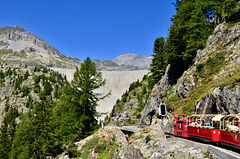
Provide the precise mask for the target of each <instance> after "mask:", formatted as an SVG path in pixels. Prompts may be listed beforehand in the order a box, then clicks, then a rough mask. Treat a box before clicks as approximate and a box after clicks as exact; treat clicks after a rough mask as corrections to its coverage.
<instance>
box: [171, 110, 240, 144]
mask: <svg viewBox="0 0 240 159" xmlns="http://www.w3.org/2000/svg"><path fill="white" fill-rule="evenodd" d="M239 130H240V115H236V114H230V115H220V114H205V115H200V114H194V115H190V116H189V117H187V116H186V115H184V114H177V115H175V116H174V135H175V136H181V137H186V138H188V137H192V138H198V139H202V140H208V141H211V142H218V143H221V144H223V145H228V146H231V147H235V148H238V149H240V132H239Z"/></svg>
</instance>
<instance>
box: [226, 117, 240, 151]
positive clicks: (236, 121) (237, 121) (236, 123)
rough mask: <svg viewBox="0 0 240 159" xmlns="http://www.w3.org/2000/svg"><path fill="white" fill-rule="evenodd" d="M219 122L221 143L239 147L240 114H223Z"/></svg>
mask: <svg viewBox="0 0 240 159" xmlns="http://www.w3.org/2000/svg"><path fill="white" fill-rule="evenodd" d="M221 123H222V127H221V128H222V129H221V143H222V144H223V145H228V146H232V147H235V148H239V149H240V133H239V129H240V115H234V114H231V115H227V116H224V117H223V118H221Z"/></svg>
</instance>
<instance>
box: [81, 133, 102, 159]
mask: <svg viewBox="0 0 240 159" xmlns="http://www.w3.org/2000/svg"><path fill="white" fill-rule="evenodd" d="M98 140H99V139H98V138H92V139H91V140H89V141H87V142H86V144H85V146H84V149H83V153H82V158H83V159H87V157H88V154H89V150H90V149H92V148H94V147H95V145H97V144H98Z"/></svg>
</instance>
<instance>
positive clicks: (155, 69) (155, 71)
mask: <svg viewBox="0 0 240 159" xmlns="http://www.w3.org/2000/svg"><path fill="white" fill-rule="evenodd" d="M164 45H165V40H164V38H163V37H158V38H157V39H156V40H155V42H154V48H153V53H154V55H152V56H153V59H152V63H151V68H150V70H151V73H152V79H153V84H156V83H157V82H158V81H159V80H160V79H161V77H162V76H163V75H164V72H165V68H166V58H165V53H164Z"/></svg>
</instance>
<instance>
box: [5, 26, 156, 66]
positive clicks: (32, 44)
mask: <svg viewBox="0 0 240 159" xmlns="http://www.w3.org/2000/svg"><path fill="white" fill-rule="evenodd" d="M0 57H1V59H2V60H4V61H5V63H7V64H8V65H9V66H12V67H23V66H25V65H28V66H46V67H58V68H74V67H75V66H80V63H81V61H80V60H79V59H77V58H71V57H67V56H65V55H63V54H61V53H60V52H59V50H58V49H56V48H55V47H52V46H51V45H49V44H48V43H47V42H46V41H45V40H44V39H41V38H39V37H37V36H36V35H33V34H32V33H30V32H28V31H27V30H25V29H24V28H23V27H19V26H14V27H2V28H0ZM151 59H152V58H151V57H145V56H140V55H135V54H123V55H120V56H119V57H117V58H116V59H114V60H113V61H110V60H106V61H100V60H94V62H95V63H96V67H97V69H99V70H107V71H111V70H145V69H149V66H150V63H151Z"/></svg>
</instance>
